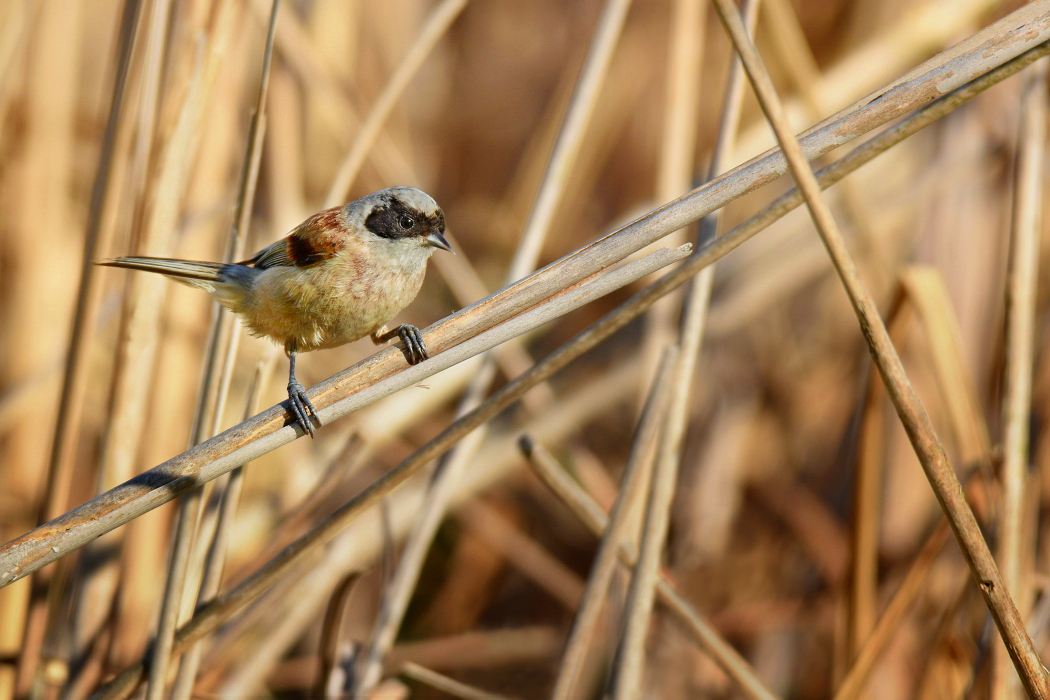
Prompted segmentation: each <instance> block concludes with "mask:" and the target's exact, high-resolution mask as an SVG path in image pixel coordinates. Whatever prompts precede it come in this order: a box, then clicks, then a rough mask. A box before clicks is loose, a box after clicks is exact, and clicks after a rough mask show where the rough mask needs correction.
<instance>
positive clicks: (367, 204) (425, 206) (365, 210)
mask: <svg viewBox="0 0 1050 700" xmlns="http://www.w3.org/2000/svg"><path fill="white" fill-rule="evenodd" d="M347 206H348V207H350V208H352V209H356V210H357V213H358V215H359V216H361V217H362V225H363V227H364V229H365V231H367V232H368V234H370V235H373V236H377V237H379V238H381V239H384V240H385V241H387V242H389V243H390V244H391V245H396V246H398V247H403V246H422V247H425V248H428V249H433V248H440V249H441V250H447V251H449V252H450V253H451V252H453V251H452V246H450V245H449V244H448V241H447V240H445V214H444V212H442V211H441V207H439V206H438V205H437V202H435V201H434V198H433V197H431V196H430V195H428V194H427V193H426V192H423V191H422V190H418V189H416V188H415V187H389V188H387V189H385V190H379V191H378V192H373V193H372V194H370V195H368V196H367V197H362V198H361V199H359V200H357V201H356V202H353V203H351V204H348V205H347ZM430 252H433V251H432V250H431V251H430Z"/></svg>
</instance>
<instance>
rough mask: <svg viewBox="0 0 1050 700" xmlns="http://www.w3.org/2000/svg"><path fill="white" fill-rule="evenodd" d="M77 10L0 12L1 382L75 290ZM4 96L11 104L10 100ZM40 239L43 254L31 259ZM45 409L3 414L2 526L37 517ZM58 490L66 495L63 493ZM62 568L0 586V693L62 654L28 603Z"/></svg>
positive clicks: (15, 376) (37, 360)
mask: <svg viewBox="0 0 1050 700" xmlns="http://www.w3.org/2000/svg"><path fill="white" fill-rule="evenodd" d="M81 9H82V8H80V7H71V8H62V7H58V6H54V5H47V4H42V5H41V4H33V5H32V6H31V7H30V6H28V5H27V6H22V7H20V8H13V9H12V10H11V12H10V17H9V19H10V20H11V22H12V25H13V26H12V31H13V32H14V33H13V34H9V35H8V36H7V37H6V40H5V44H6V46H5V47H4V49H5V51H9V52H12V55H10V58H9V62H8V64H7V68H8V70H9V71H11V73H10V74H9V75H7V76H4V78H3V83H4V85H3V92H4V93H7V95H10V96H11V97H14V95H15V90H18V92H20V93H22V94H23V95H24V98H23V100H21V102H22V109H21V110H18V111H19V112H20V116H19V117H18V118H19V119H21V120H24V122H25V127H24V128H23V129H21V130H18V131H12V130H8V133H5V134H4V136H5V137H6V139H5V140H6V141H7V144H6V145H7V146H8V148H7V149H5V150H6V151H7V154H10V155H7V154H5V155H6V156H7V157H5V158H3V160H4V167H3V171H4V174H5V175H6V177H5V185H6V187H5V189H6V190H8V191H9V193H13V194H14V197H10V198H9V199H8V204H7V206H6V207H5V209H6V210H7V212H8V218H7V220H6V225H5V233H7V235H6V236H5V239H6V245H5V246H4V258H5V261H6V263H5V265H4V267H5V272H4V274H3V277H4V287H5V291H4V294H3V301H4V304H3V306H4V314H3V316H4V320H5V327H6V329H7V331H6V333H4V340H5V341H6V343H5V346H6V352H5V356H6V358H5V359H6V360H7V362H6V363H5V366H4V370H3V372H2V374H0V382H3V383H4V384H5V385H9V384H11V383H14V382H16V381H19V380H20V379H22V378H25V377H32V376H34V375H37V374H38V373H40V372H41V371H45V369H46V368H47V367H48V366H49V365H51V364H52V362H53V359H52V358H56V357H59V356H60V355H59V353H60V352H61V350H59V348H62V343H63V341H65V339H66V338H65V335H66V333H67V328H68V326H67V324H68V323H70V322H71V320H72V318H71V312H72V307H73V305H72V304H71V302H72V294H73V293H74V291H75V289H74V286H73V285H72V284H71V282H72V277H71V276H69V275H68V274H67V273H66V269H67V266H74V265H76V263H77V262H79V261H78V260H77V257H78V253H77V251H78V249H79V246H80V241H79V236H78V235H77V233H75V232H79V230H80V226H81V224H80V218H81V217H80V212H79V211H78V207H76V206H75V205H76V204H77V203H76V202H74V201H73V198H72V196H71V195H72V193H73V187H74V183H75V179H74V177H73V172H74V168H75V165H76V155H77V153H76V150H75V147H76V145H77V143H76V124H77V123H78V117H79V113H78V109H77V108H78V104H77V100H76V98H77V85H78V84H77V80H76V71H75V70H72V69H71V67H72V66H75V65H77V61H78V59H79V58H80V57H81V46H82V42H83V41H84V39H86V34H85V33H84V32H83V31H82V30H81V27H80V18H81V16H82V15H81ZM20 10H21V11H20ZM5 14H7V13H5ZM19 25H21V27H19ZM16 49H21V51H19V54H20V55H19V54H14V53H13V52H14V51H16ZM16 61H20V62H21V64H22V65H21V66H19V65H18V63H16ZM6 102H7V100H6V99H5V103H6ZM10 104H11V107H12V109H11V110H10V111H11V113H12V114H14V113H15V110H14V109H13V107H14V104H13V102H12V103H10ZM5 106H6V105H5ZM6 111H8V110H6V109H5V112H6ZM5 121H7V122H8V123H10V121H11V120H5ZM14 141H18V142H19V143H20V149H19V150H20V151H21V153H20V154H19V155H18V156H17V157H13V158H12V157H10V156H11V155H14V151H12V150H11V149H10V144H11V143H12V142H14ZM42 217H43V218H44V219H45V220H46V222H47V223H46V228H47V229H48V230H49V234H48V235H47V236H46V238H44V239H42V238H41V234H40V232H41V220H42ZM43 240H46V244H44V245H46V251H47V252H46V260H47V264H42V262H41V261H42V256H41V245H42V241H43ZM34 256H35V257H34ZM16 300H17V302H16ZM56 351H57V352H56ZM51 411H52V405H48V404H43V403H41V402H37V403H36V404H35V405H33V406H32V409H31V410H29V411H27V412H25V413H23V414H21V415H20V416H18V417H17V418H16V420H14V421H13V422H12V425H11V428H10V431H9V432H8V433H7V434H6V435H5V439H4V443H3V448H2V449H3V457H2V458H0V461H3V462H4V464H8V465H16V464H20V465H26V466H27V468H9V469H6V470H4V471H3V472H2V473H0V489H2V491H3V493H4V494H5V496H6V497H7V498H8V499H9V501H8V502H9V504H10V505H9V506H8V507H7V508H5V509H4V511H5V512H4V530H6V531H8V532H10V531H12V530H15V529H18V528H20V527H23V526H24V525H25V524H26V523H29V522H32V521H33V520H39V519H40V518H41V516H44V515H45V513H44V505H43V504H42V503H41V502H40V498H41V495H42V494H43V495H45V496H46V490H47V488H48V485H47V484H46V483H44V482H43V480H42V478H41V477H42V476H43V475H44V474H45V473H46V472H45V465H46V464H47V462H48V454H47V446H48V438H49V437H50V436H49V435H46V433H47V432H48V430H49V428H50V421H51ZM28 465H31V466H28ZM64 495H65V496H67V498H68V493H66V494H64ZM62 507H64V506H62ZM71 568H72V562H69V563H66V564H64V565H61V566H58V567H55V571H54V572H48V573H45V574H43V575H42V576H40V577H37V578H36V581H35V582H34V583H36V584H37V585H39V584H40V583H41V582H43V581H46V582H47V595H46V598H47V600H46V603H42V602H41V601H40V600H39V598H40V596H37V595H34V591H33V588H35V587H36V586H33V585H31V584H30V583H26V584H24V585H22V586H20V587H18V588H17V589H16V590H13V591H11V592H10V593H4V594H0V654H2V655H4V656H5V657H10V658H12V659H17V667H18V668H17V669H16V668H14V667H13V664H4V665H3V667H2V668H0V697H2V698H4V699H5V700H7V698H11V697H13V696H15V694H23V693H24V691H22V690H21V688H23V687H25V686H26V685H27V682H26V679H27V677H28V676H29V674H30V673H32V672H33V671H35V669H32V668H31V667H33V666H34V665H35V662H36V661H37V658H38V656H39V655H43V654H47V655H49V656H50V655H54V656H60V655H62V653H63V651H64V649H62V648H60V647H62V646H64V642H65V641H66V639H65V635H61V637H62V638H61V639H59V638H58V637H59V636H60V635H59V634H58V632H56V631H53V628H54V626H53V625H52V626H51V629H49V630H48V631H47V632H46V633H45V632H44V631H43V630H42V629H41V628H40V624H41V622H42V621H43V619H44V618H43V617H42V616H41V615H40V614H39V612H38V610H39V606H41V605H44V604H46V605H48V606H49V607H55V606H57V604H58V603H59V602H60V601H61V600H62V599H63V598H62V593H63V592H64V591H63V590H62V588H61V583H62V582H63V581H64V580H66V579H67V578H68V576H69V571H70V569H71ZM34 599H35V600H34ZM45 634H46V636H45ZM41 637H43V645H44V646H45V647H47V648H48V649H47V650H45V651H41V649H40V644H41V642H40V640H41ZM51 649H54V654H51V651H50V650H51ZM50 670H52V671H54V672H55V673H54V675H53V676H51V677H50V679H51V680H58V681H59V682H61V681H62V680H64V679H63V678H61V676H63V675H65V672H66V667H65V665H64V663H62V662H61V661H59V662H58V663H56V664H54V665H51V669H50Z"/></svg>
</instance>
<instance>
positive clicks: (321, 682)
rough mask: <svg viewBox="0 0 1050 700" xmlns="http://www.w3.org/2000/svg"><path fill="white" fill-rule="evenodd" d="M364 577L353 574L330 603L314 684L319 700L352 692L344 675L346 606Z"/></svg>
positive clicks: (348, 575) (335, 593) (322, 634)
mask: <svg viewBox="0 0 1050 700" xmlns="http://www.w3.org/2000/svg"><path fill="white" fill-rule="evenodd" d="M359 578H361V574H360V573H359V572H356V571H355V572H351V573H349V574H347V575H346V577H345V578H344V579H343V580H342V581H340V582H339V585H338V586H336V588H335V590H334V591H333V592H332V597H331V599H330V600H329V601H328V609H327V610H326V611H325V616H324V624H322V626H321V649H320V657H321V664H320V669H319V673H318V675H317V681H316V682H315V683H314V696H315V697H318V698H338V697H340V696H341V695H342V694H343V693H346V692H349V691H350V687H349V685H350V684H349V682H348V681H349V680H350V679H349V678H344V677H343V676H342V673H338V674H337V671H339V672H341V671H342V670H343V669H342V668H341V666H342V664H340V663H339V662H340V661H341V659H340V656H341V644H340V641H341V638H342V627H343V617H344V616H345V615H346V604H347V601H349V600H350V594H351V593H353V590H354V584H355V583H357V580H358V579H359Z"/></svg>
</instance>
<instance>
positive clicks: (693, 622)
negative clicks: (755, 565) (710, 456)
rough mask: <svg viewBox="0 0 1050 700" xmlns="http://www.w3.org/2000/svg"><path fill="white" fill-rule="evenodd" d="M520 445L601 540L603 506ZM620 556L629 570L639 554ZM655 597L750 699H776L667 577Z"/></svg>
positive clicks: (533, 449)
mask: <svg viewBox="0 0 1050 700" xmlns="http://www.w3.org/2000/svg"><path fill="white" fill-rule="evenodd" d="M519 446H520V448H521V451H522V452H523V453H524V454H525V456H526V457H527V458H528V460H529V464H530V465H531V466H532V468H533V470H534V471H535V472H536V475H537V476H539V478H540V480H541V481H543V483H544V484H546V485H547V487H548V488H549V489H550V490H551V492H552V493H554V495H555V496H557V497H558V498H559V499H561V501H562V502H563V503H564V504H565V505H566V506H567V507H568V508H569V510H570V511H572V513H573V515H575V516H576V517H577V518H579V520H580V522H582V523H583V524H584V525H585V526H586V527H587V529H588V530H590V531H591V533H592V534H594V535H596V536H599V537H600V536H601V535H602V533H603V532H605V530H606V528H607V527H608V522H609V516H608V515H606V513H605V511H604V510H602V508H601V506H599V505H598V504H597V503H596V502H595V500H594V499H593V498H591V496H590V495H589V494H587V492H586V491H584V490H583V489H582V488H581V487H580V486H579V484H577V483H576V482H575V481H573V479H572V477H570V476H569V474H568V472H566V471H565V469H563V468H562V466H561V465H560V464H558V462H557V460H555V459H554V457H553V456H551V454H550V453H549V452H547V450H545V449H544V448H543V447H542V446H540V445H538V444H536V443H534V442H533V441H532V439H531V438H530V437H529V436H527V435H523V436H522V437H521V440H520V442H519ZM618 554H619V557H620V562H621V563H622V564H624V565H625V566H627V567H633V566H634V565H635V563H636V562H637V560H638V551H637V549H635V547H634V545H633V544H631V543H629V542H621V546H620V548H619V552H618ZM656 594H657V596H658V597H659V600H660V602H661V603H662V604H663V605H664V607H666V608H667V611H668V612H669V613H670V614H671V615H672V616H673V617H674V618H675V620H676V621H677V622H678V623H679V624H680V625H682V627H683V628H685V630H686V631H687V632H688V633H689V634H690V635H691V636H692V637H693V639H694V640H695V641H696V643H697V644H698V645H699V646H700V648H701V649H703V650H704V651H705V652H707V653H708V654H709V655H710V656H711V658H712V659H714V660H715V662H717V663H718V665H719V666H720V667H721V668H722V670H723V671H725V672H726V675H728V676H729V677H730V678H732V679H733V680H734V681H735V682H736V683H737V685H739V687H740V689H741V690H742V691H743V692H744V693H746V694H747V696H748V697H749V698H751V700H777V696H776V694H774V693H773V692H772V691H771V690H769V688H767V687H766V685H765V684H764V683H763V682H762V680H761V679H759V677H758V676H757V674H756V673H755V670H754V669H753V668H751V666H750V664H748V662H747V660H746V659H744V657H742V656H741V655H740V654H739V653H738V652H737V651H736V650H735V649H733V647H732V646H730V645H729V643H728V642H726V641H725V640H724V639H723V638H722V637H721V636H720V635H719V634H718V632H717V630H715V629H714V627H712V626H711V624H710V623H709V622H708V621H707V620H706V619H704V617H703V616H702V615H701V614H700V613H699V612H697V610H696V609H695V608H694V607H693V606H692V605H690V604H689V602H688V601H687V600H686V599H685V598H684V597H683V596H682V595H681V594H680V593H679V592H678V591H677V590H676V589H675V588H674V585H673V584H672V583H671V582H670V581H669V580H668V579H667V578H664V577H661V578H659V579H657V583H656Z"/></svg>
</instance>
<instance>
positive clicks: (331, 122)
mask: <svg viewBox="0 0 1050 700" xmlns="http://www.w3.org/2000/svg"><path fill="white" fill-rule="evenodd" d="M249 4H250V6H251V9H252V10H253V11H254V12H255V14H256V15H258V16H259V17H260V18H261V19H263V20H265V18H266V17H268V16H269V11H270V3H269V2H268V1H267V0H254V1H253V2H251V3H249ZM276 42H277V51H278V52H279V54H280V55H281V57H282V58H283V59H284V60H285V62H286V63H287V64H288V67H289V68H290V69H291V70H292V72H294V73H295V75H296V77H298V78H299V80H300V82H301V83H302V84H303V86H304V87H306V88H308V90H309V92H308V96H309V97H313V98H315V99H317V101H318V102H319V108H318V110H317V114H318V116H319V117H320V118H321V119H323V120H325V122H326V125H327V126H328V127H329V128H330V130H331V131H332V132H333V133H335V134H338V135H339V136H340V137H341V138H342V137H343V135H344V134H345V133H355V132H357V131H359V130H360V128H361V125H362V123H363V122H362V119H361V117H360V114H361V110H360V109H359V107H358V105H357V101H355V100H354V99H352V98H353V96H351V95H347V90H348V87H352V86H348V85H347V84H346V83H345V81H343V80H342V79H341V78H340V76H338V71H337V70H336V66H333V65H332V62H331V61H329V60H326V58H325V56H324V54H322V53H320V52H318V51H316V50H315V48H314V42H313V41H312V40H311V38H310V32H309V31H308V30H307V28H306V27H304V26H303V25H302V23H301V22H300V20H299V18H298V17H297V16H296V14H295V13H288V16H287V17H285V18H284V19H283V20H282V21H281V25H280V27H278V29H277V39H276ZM347 141H348V144H347V145H349V139H347ZM366 155H369V154H368V153H367V152H366ZM369 163H370V164H371V165H373V166H374V167H376V169H377V170H378V171H379V174H380V176H381V179H382V180H383V181H384V182H387V183H389V182H398V181H401V177H402V175H403V174H404V173H407V172H411V170H412V169H411V167H410V165H409V160H408V157H407V156H406V155H405V154H404V153H403V152H402V151H401V149H400V148H399V147H398V145H397V144H396V143H395V142H394V141H393V140H392V139H390V138H388V137H385V136H384V134H382V132H380V133H379V134H378V135H377V136H376V137H375V147H374V149H373V151H372V154H371V158H370V160H369ZM342 203H343V202H341V201H340V202H338V204H342ZM297 221H298V219H293V220H291V221H289V222H288V223H289V224H290V225H294V224H295V223H296V222H297Z"/></svg>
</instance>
